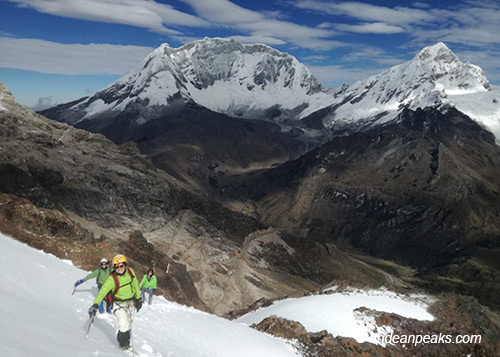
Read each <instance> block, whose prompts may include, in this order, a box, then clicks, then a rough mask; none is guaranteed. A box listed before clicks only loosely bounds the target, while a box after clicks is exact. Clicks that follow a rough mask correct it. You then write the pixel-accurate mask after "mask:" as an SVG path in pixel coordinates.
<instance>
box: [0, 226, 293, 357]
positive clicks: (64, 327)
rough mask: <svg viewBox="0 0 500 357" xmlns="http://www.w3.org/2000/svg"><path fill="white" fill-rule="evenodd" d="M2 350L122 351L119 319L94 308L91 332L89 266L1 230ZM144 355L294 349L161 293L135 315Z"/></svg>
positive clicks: (137, 342)
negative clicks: (83, 267) (83, 280)
mask: <svg viewBox="0 0 500 357" xmlns="http://www.w3.org/2000/svg"><path fill="white" fill-rule="evenodd" d="M0 247H1V248H0V261H1V262H2V269H1V270H0V271H1V272H0V296H2V302H1V305H0V306H1V308H0V314H1V319H0V336H1V341H2V342H1V351H0V355H2V356H65V357H67V356H123V355H124V353H123V352H122V351H121V350H120V349H119V348H118V347H117V342H116V338H115V331H116V329H115V326H114V324H115V320H116V319H115V318H114V316H112V315H106V314H105V315H97V317H98V318H97V319H96V320H95V322H94V324H93V325H92V326H91V329H90V333H89V336H88V338H87V339H86V338H85V331H86V328H87V326H88V325H87V324H88V322H89V317H88V314H87V310H88V308H89V306H90V305H92V301H93V299H94V296H95V294H96V293H97V289H96V288H95V287H94V286H93V284H92V281H88V282H87V283H85V284H84V285H81V286H80V287H79V288H77V291H76V292H75V294H74V295H71V292H72V290H73V283H74V282H75V281H76V280H78V279H81V278H82V277H83V276H85V275H86V274H87V273H86V272H85V271H82V270H80V269H78V268H76V267H74V266H73V265H72V263H71V262H69V261H62V260H60V259H58V258H56V257H54V256H51V255H48V254H45V253H43V252H41V251H38V250H36V249H33V248H30V247H28V246H26V245H25V244H22V243H20V242H18V241H15V240H13V239H11V238H8V237H6V236H4V235H0ZM133 344H134V346H135V348H136V352H137V354H138V355H139V356H155V357H159V356H176V357H192V356H214V357H224V356H276V357H280V356H283V357H285V356H286V357H288V356H296V355H297V354H296V351H295V349H294V348H293V347H292V346H291V345H290V344H289V343H287V342H286V341H284V340H280V339H276V338H274V337H271V336H268V335H265V334H263V333H260V332H258V331H256V330H254V329H252V328H250V327H247V326H245V325H243V324H239V323H236V322H231V321H228V320H225V319H222V318H219V317H216V316H214V315H210V314H207V313H204V312H201V311H198V310H195V309H192V308H188V307H185V306H181V305H179V304H176V303H172V302H169V301H167V300H165V299H163V298H161V297H156V298H155V301H154V302H153V304H152V305H151V307H150V306H146V307H144V308H143V310H141V311H140V312H139V313H138V314H137V315H136V317H135V321H134V327H133Z"/></svg>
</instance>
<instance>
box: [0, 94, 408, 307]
mask: <svg viewBox="0 0 500 357" xmlns="http://www.w3.org/2000/svg"><path fill="white" fill-rule="evenodd" d="M0 105H1V106H2V110H1V111H0V138H1V141H0V142H1V144H0V193H2V194H1V195H0V228H1V229H2V231H3V232H6V233H8V234H11V235H13V236H15V237H18V238H19V239H21V240H23V241H25V242H27V243H29V244H31V245H33V246H35V247H37V248H41V249H44V250H46V251H49V252H53V253H54V254H56V255H58V256H61V257H64V258H69V259H72V260H74V261H75V262H77V263H78V264H81V266H83V267H85V268H86V269H89V270H91V269H94V267H95V264H96V262H97V261H99V259H100V258H101V257H102V256H107V257H112V256H114V255H115V254H117V253H123V254H126V255H127V256H128V257H129V259H130V260H131V262H132V263H133V264H134V265H135V267H136V269H137V270H138V271H146V269H147V267H148V266H150V265H154V266H155V267H156V268H157V273H158V276H159V279H160V286H162V288H163V289H164V293H165V294H166V295H167V296H168V297H170V298H172V299H174V300H176V301H178V302H181V303H186V304H189V305H194V306H197V307H199V308H203V309H205V310H208V311H212V312H215V313H218V314H223V313H226V312H228V311H230V310H234V309H239V308H242V307H246V306H248V305H249V304H251V303H252V302H254V301H255V300H257V299H260V298H262V297H265V298H275V297H278V296H284V295H288V294H296V293H300V292H307V291H311V290H314V289H318V288H319V287H320V286H322V285H324V284H327V283H329V282H331V281H333V280H335V279H339V280H348V281H350V280H351V278H352V280H353V281H356V282H359V283H361V284H366V285H369V286H380V285H382V284H388V285H389V286H394V287H400V288H401V287H402V286H404V284H403V283H402V282H400V280H399V279H397V278H396V277H391V275H390V274H387V273H386V272H384V271H382V270H380V269H377V268H374V267H370V266H368V265H366V263H364V262H362V261H361V260H359V259H357V258H355V257H350V256H348V255H346V254H344V253H343V252H341V251H339V250H338V249H336V248H335V246H334V245H331V244H329V245H325V244H322V243H316V242H311V241H307V240H302V239H299V238H297V237H296V236H295V235H293V234H292V233H290V232H286V231H282V230H280V229H275V228H269V229H264V226H262V225H261V224H260V223H259V222H258V221H256V220H255V219H254V218H252V217H250V216H247V215H244V214H242V213H240V212H237V211H233V210H229V209H227V208H225V207H224V206H222V205H220V204H219V203H217V202H216V201H214V200H212V199H210V198H209V197H207V196H206V195H204V194H202V193H201V192H199V191H196V190H194V189H192V188H190V187H189V186H187V185H185V184H182V183H181V182H179V181H178V180H176V179H175V178H173V177H172V176H170V175H168V174H167V173H166V172H164V171H162V170H159V169H157V168H156V167H155V166H154V165H153V164H152V163H151V161H150V160H149V158H148V157H146V156H144V155H142V154H140V153H139V151H138V149H137V147H136V146H135V145H134V144H132V143H126V144H123V145H121V146H117V145H116V144H114V143H113V142H111V141H110V140H108V139H106V138H105V137H104V136H102V135H100V134H91V133H89V132H86V131H83V130H79V129H75V128H73V127H71V126H69V125H67V124H62V123H58V122H55V121H52V120H49V119H47V118H44V117H42V116H40V115H38V114H36V113H34V112H32V111H30V110H28V109H27V108H25V107H23V106H20V105H19V104H17V103H16V102H15V101H14V98H13V97H12V95H11V93H10V92H9V91H8V89H7V88H6V87H5V86H3V85H0ZM169 265H170V269H169V273H168V274H167V273H166V272H165V271H166V270H167V267H168V266H169ZM72 283H73V282H68V284H69V285H70V284H72Z"/></svg>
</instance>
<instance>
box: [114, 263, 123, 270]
mask: <svg viewBox="0 0 500 357" xmlns="http://www.w3.org/2000/svg"><path fill="white" fill-rule="evenodd" d="M121 268H125V264H120V265H115V269H121Z"/></svg>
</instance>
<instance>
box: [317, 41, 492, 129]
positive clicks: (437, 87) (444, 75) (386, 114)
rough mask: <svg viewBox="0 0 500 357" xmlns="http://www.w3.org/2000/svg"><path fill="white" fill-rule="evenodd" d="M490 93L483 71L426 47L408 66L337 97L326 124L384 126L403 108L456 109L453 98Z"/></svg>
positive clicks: (438, 48) (443, 47)
mask: <svg viewBox="0 0 500 357" xmlns="http://www.w3.org/2000/svg"><path fill="white" fill-rule="evenodd" d="M491 89H492V88H491V86H490V84H489V82H488V79H487V78H486V77H485V76H484V74H483V71H482V70H481V68H480V67H478V66H476V65H473V64H470V63H463V62H461V61H460V59H459V58H458V57H457V56H456V55H455V54H454V53H453V52H452V51H451V50H450V49H449V48H448V47H447V46H446V45H445V44H444V43H442V42H439V43H437V44H435V45H433V46H429V47H425V48H424V49H422V50H421V51H420V52H419V53H418V54H417V55H416V56H415V57H414V58H413V59H412V60H410V61H408V62H405V63H402V64H400V65H397V66H394V67H391V68H389V69H388V70H386V71H384V72H381V73H379V74H377V75H374V76H371V77H369V78H368V79H365V80H361V81H358V82H356V83H354V84H353V85H352V86H350V87H344V88H342V90H341V91H338V92H337V93H336V97H337V98H336V100H337V104H335V106H336V110H335V113H334V115H332V116H331V117H330V118H328V119H327V120H325V124H326V125H327V126H330V127H334V126H335V125H341V126H343V125H346V124H348V125H351V124H356V125H361V126H363V125H369V124H373V123H383V122H385V121H388V120H391V119H393V118H395V116H396V115H397V113H399V112H400V111H401V110H402V109H403V108H410V109H417V108H419V107H420V108H425V107H429V106H440V105H442V104H444V103H447V104H451V105H454V103H453V102H450V100H449V98H448V97H449V96H451V95H459V94H460V95H464V94H467V95H470V94H475V93H484V92H487V91H489V90H491ZM459 109H460V108H459ZM466 114H469V113H466Z"/></svg>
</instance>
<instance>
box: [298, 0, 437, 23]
mask: <svg viewBox="0 0 500 357" xmlns="http://www.w3.org/2000/svg"><path fill="white" fill-rule="evenodd" d="M295 6H297V7H298V8H301V9H307V10H313V11H317V12H321V13H327V14H331V15H344V16H349V17H352V18H355V19H360V20H365V21H376V22H385V23H389V24H392V25H400V26H404V25H408V24H412V23H419V22H424V21H431V20H433V19H434V17H433V15H432V14H431V13H430V12H428V11H424V10H420V9H412V8H408V7H395V8H390V7H385V6H377V5H371V4H365V3H361V2H325V1H319V0H298V1H296V2H295Z"/></svg>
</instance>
